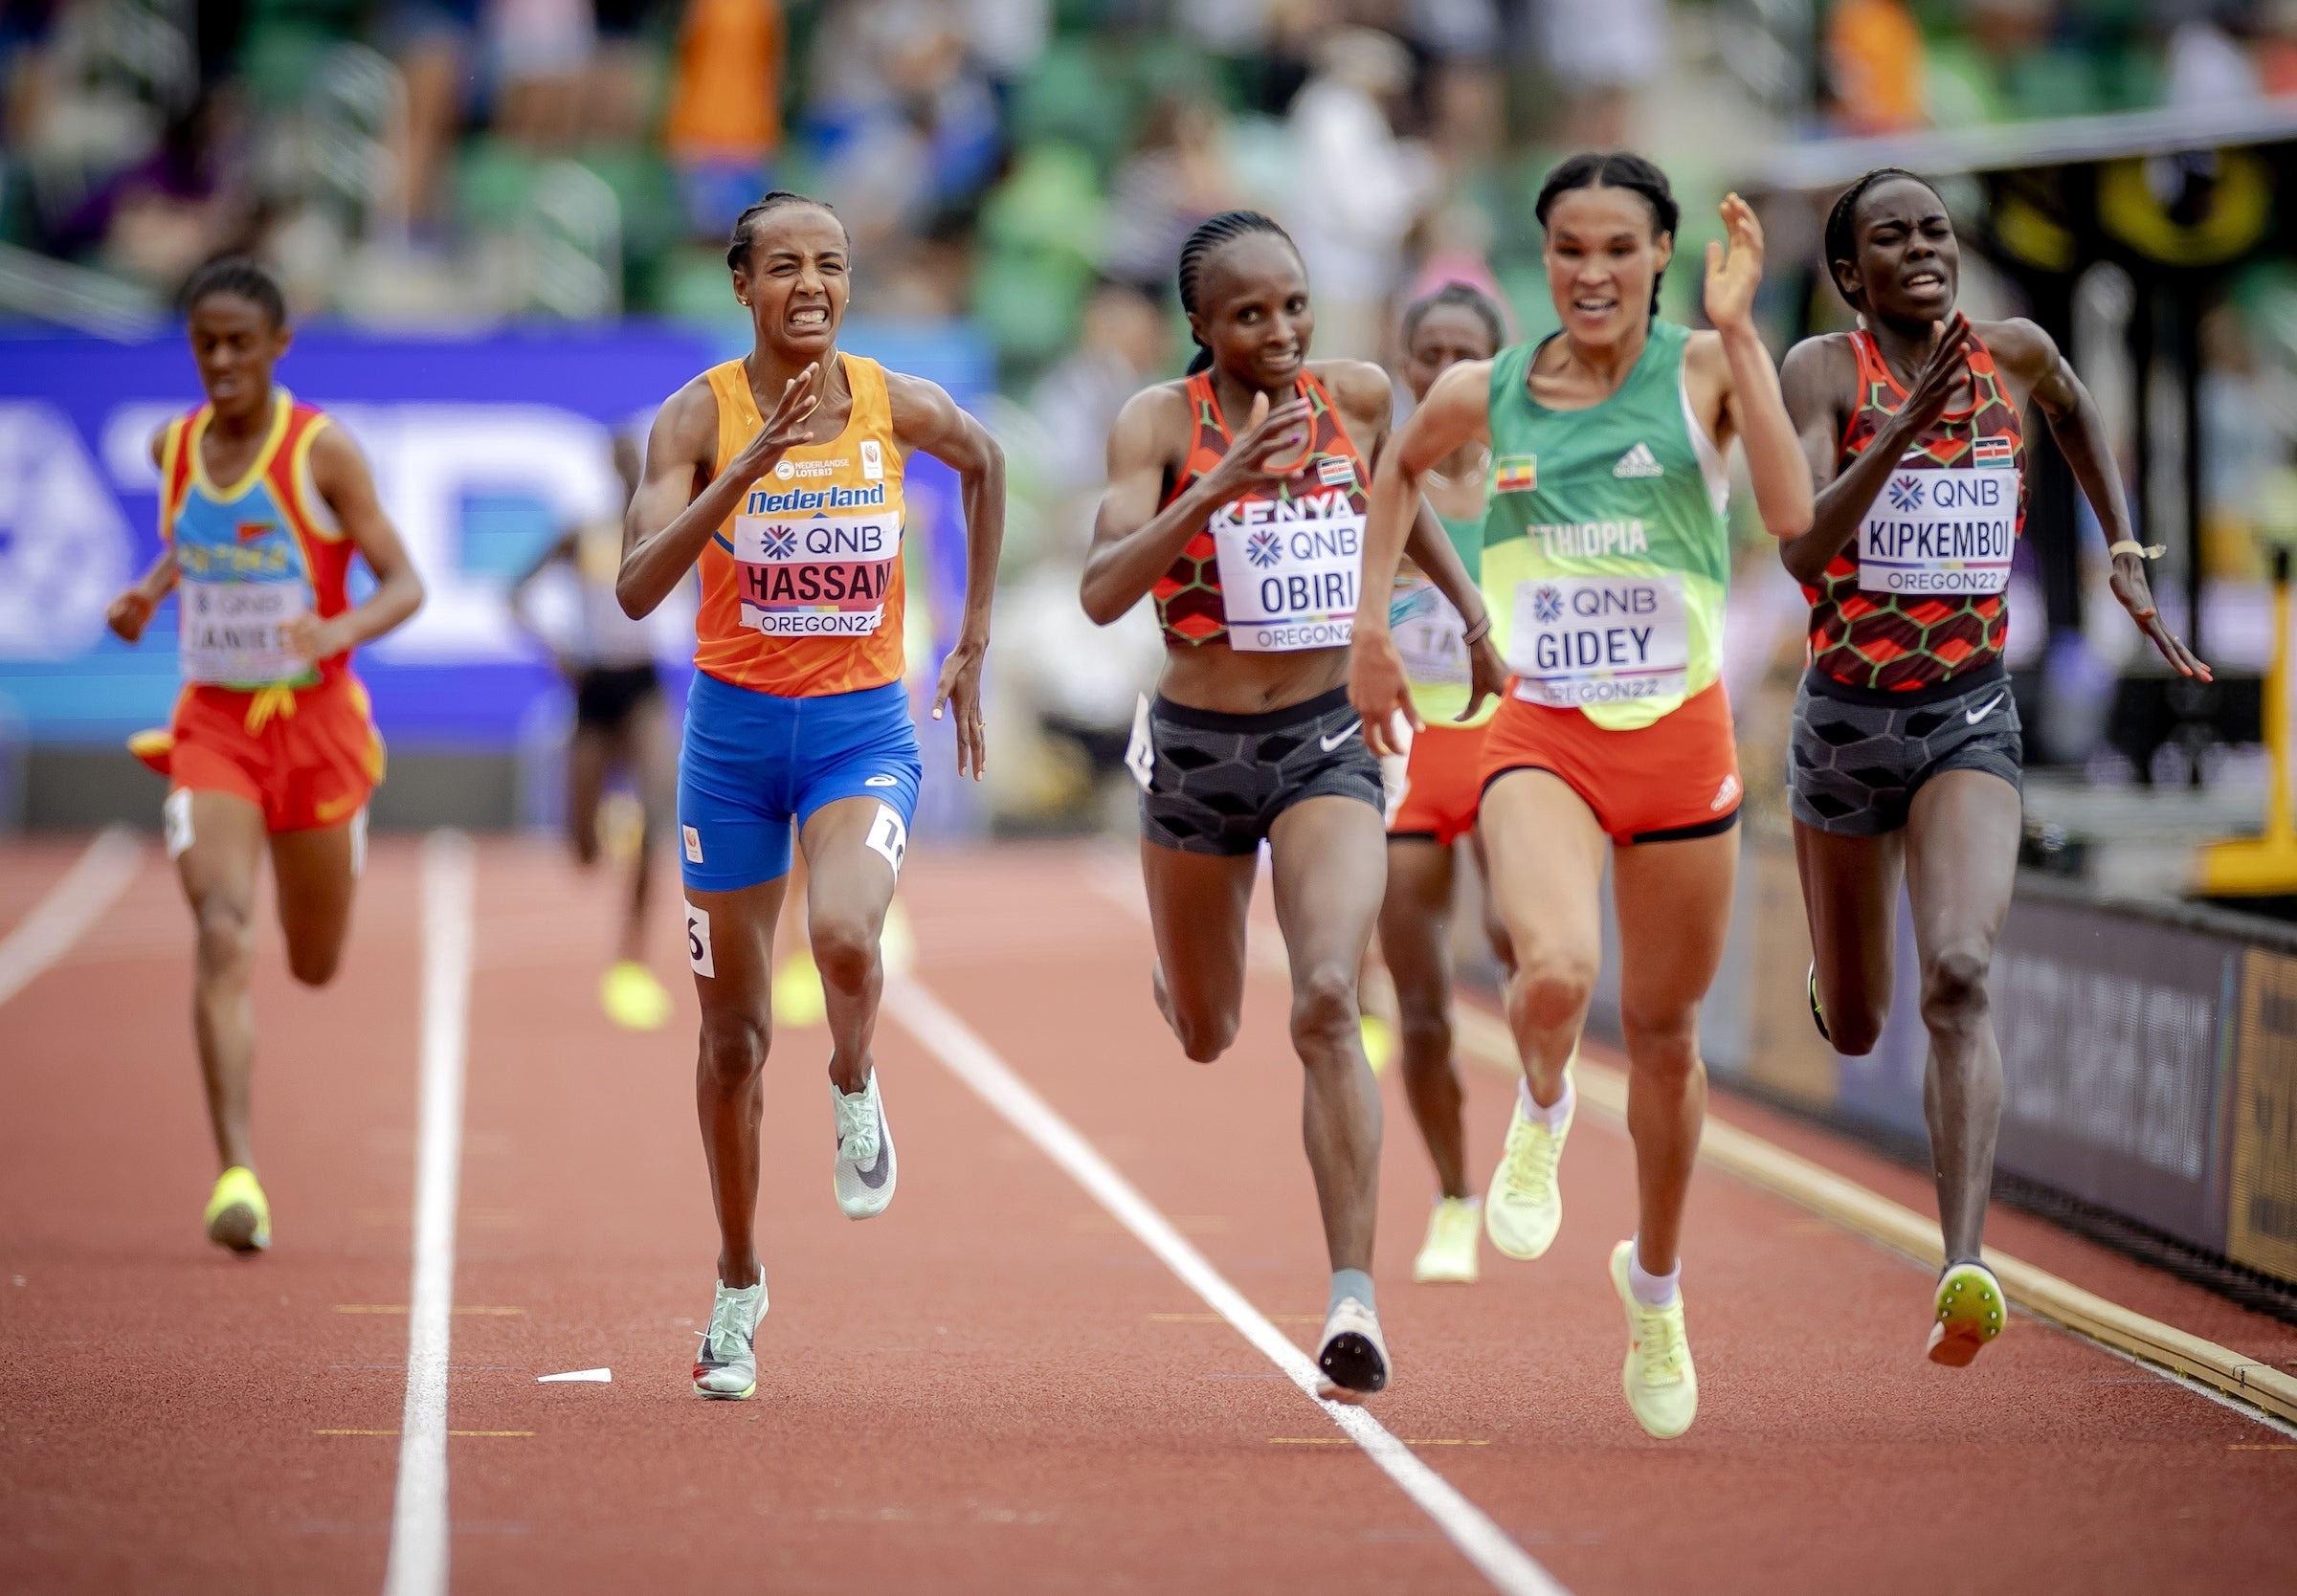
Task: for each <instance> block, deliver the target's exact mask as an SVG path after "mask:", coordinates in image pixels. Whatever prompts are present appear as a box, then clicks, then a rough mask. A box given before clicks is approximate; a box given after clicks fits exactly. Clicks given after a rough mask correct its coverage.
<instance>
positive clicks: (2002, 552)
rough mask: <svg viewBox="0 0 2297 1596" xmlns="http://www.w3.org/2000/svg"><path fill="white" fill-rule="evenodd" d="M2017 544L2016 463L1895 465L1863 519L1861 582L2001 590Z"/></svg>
mask: <svg viewBox="0 0 2297 1596" xmlns="http://www.w3.org/2000/svg"><path fill="white" fill-rule="evenodd" d="M2017 546H2018V471H2017V469H2016V468H2015V467H2010V466H2002V467H1987V468H1984V469H1980V468H1978V467H1974V466H1952V467H1949V468H1947V469H1945V470H1931V469H1918V470H1914V471H1894V472H1892V473H1891V474H1890V480H1889V481H1887V482H1885V483H1884V484H1883V491H1882V492H1881V493H1879V494H1877V495H1875V499H1874V503H1873V505H1872V506H1871V507H1870V508H1869V509H1868V510H1867V512H1866V519H1865V520H1863V521H1860V522H1859V587H1860V590H1861V591H1862V592H1868V593H1998V592H2000V591H2002V590H2003V589H2004V588H2005V587H2009V586H2010V555H2011V551H2012V550H2013V549H2015V548H2016V547H2017Z"/></svg>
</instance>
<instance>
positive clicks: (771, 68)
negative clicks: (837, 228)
mask: <svg viewBox="0 0 2297 1596" xmlns="http://www.w3.org/2000/svg"><path fill="white" fill-rule="evenodd" d="M783 38H784V35H783V30H782V8H781V0H687V6H686V15H685V23H684V26H683V27H681V28H680V31H679V36H678V65H677V67H676V69H675V72H674V74H673V76H672V78H671V83H670V116H669V122H668V124H667V125H666V126H665V127H664V128H663V142H664V143H665V144H667V145H668V146H669V152H670V164H671V166H673V167H675V168H676V170H677V172H678V185H679V193H680V198H681V199H682V200H683V202H684V204H685V212H686V226H687V228H688V230H689V231H690V232H691V233H693V234H694V235H695V236H696V237H698V238H703V239H711V240H716V239H721V238H724V237H725V235H726V234H727V233H729V232H730V231H732V228H733V225H734V218H735V217H737V216H739V215H740V214H741V213H742V211H743V208H744V207H746V206H747V205H748V204H749V202H750V201H752V200H754V199H756V198H757V197H758V196H759V195H760V194H762V193H764V192H766V191H767V190H768V189H769V188H772V187H773V165H774V159H775V157H776V156H778V155H779V154H780V153H781V147H782V52H783V48H784V45H783Z"/></svg>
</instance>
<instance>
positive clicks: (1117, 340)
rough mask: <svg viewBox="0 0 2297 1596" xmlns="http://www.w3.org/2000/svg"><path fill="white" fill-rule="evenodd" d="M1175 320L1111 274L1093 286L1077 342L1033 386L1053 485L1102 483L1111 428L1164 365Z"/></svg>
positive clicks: (1061, 490)
mask: <svg viewBox="0 0 2297 1596" xmlns="http://www.w3.org/2000/svg"><path fill="white" fill-rule="evenodd" d="M1168 326H1169V323H1168V321H1167V320H1166V317H1165V314H1164V312H1163V311H1162V310H1161V309H1160V308H1159V307H1158V304H1157V301H1156V300H1154V299H1150V298H1149V297H1148V295H1146V294H1143V293H1142V292H1141V291H1140V290H1139V289H1138V288H1135V287H1132V286H1130V285H1128V284H1126V283H1121V282H1107V283H1103V284H1102V285H1101V286H1100V287H1098V288H1096V289H1094V290H1093V295H1092V298H1091V299H1087V300H1086V301H1085V306H1084V324H1083V327H1082V329H1081V330H1080V332H1079V335H1078V339H1077V347H1076V348H1075V349H1074V350H1072V351H1071V352H1070V353H1069V355H1068V356H1067V357H1066V358H1065V359H1063V360H1062V361H1061V362H1060V363H1059V365H1057V366H1054V367H1053V368H1052V369H1051V370H1050V371H1047V372H1046V373H1045V374H1044V375H1043V376H1042V377H1040V378H1038V379H1037V386H1036V387H1035V388H1031V389H1030V390H1029V409H1030V410H1032V411H1033V412H1034V413H1035V414H1036V416H1037V422H1038V423H1039V425H1041V426H1042V427H1043V428H1044V431H1045V435H1046V439H1047V443H1048V445H1049V447H1048V449H1047V454H1048V456H1049V463H1048V465H1047V469H1046V473H1045V476H1046V479H1047V480H1046V485H1047V486H1048V487H1050V488H1051V489H1052V490H1053V492H1055V493H1057V494H1081V493H1089V492H1093V491H1096V490H1098V489H1099V488H1100V486H1101V482H1102V479H1103V464H1104V462H1103V453H1104V449H1105V448H1106V446H1107V442H1108V430H1109V428H1110V427H1112V426H1113V425H1115V423H1116V419H1117V411H1118V410H1122V409H1124V407H1125V401H1126V400H1127V399H1129V398H1131V397H1132V396H1133V395H1134V394H1135V393H1137V392H1139V391H1140V390H1141V389H1142V388H1146V387H1147V386H1148V384H1149V383H1151V382H1154V381H1155V380H1156V378H1157V377H1158V376H1159V375H1160V374H1161V373H1162V372H1163V371H1164V369H1165V362H1166V358H1167V353H1168V351H1167V348H1166V344H1167V337H1166V334H1167V330H1168Z"/></svg>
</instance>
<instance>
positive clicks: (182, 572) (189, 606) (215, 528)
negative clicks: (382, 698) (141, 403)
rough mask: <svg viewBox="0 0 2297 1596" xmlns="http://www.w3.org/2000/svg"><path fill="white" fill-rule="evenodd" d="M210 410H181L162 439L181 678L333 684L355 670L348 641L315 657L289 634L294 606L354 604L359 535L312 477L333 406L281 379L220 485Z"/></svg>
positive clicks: (248, 689) (300, 609)
mask: <svg viewBox="0 0 2297 1596" xmlns="http://www.w3.org/2000/svg"><path fill="white" fill-rule="evenodd" d="M212 414H213V411H212V407H210V406H207V405H202V406H200V407H199V409H197V410H192V411H190V413H189V414H186V415H181V416H178V417H177V418H176V419H175V420H173V421H170V422H169V423H168V424H167V432H165V433H164V434H163V435H162V438H161V442H160V539H161V541H162V542H163V543H166V544H167V546H168V547H170V548H172V549H173V550H174V551H175V564H176V573H177V581H176V601H177V605H178V607H179V609H180V611H181V614H180V620H179V625H178V653H179V655H180V657H181V660H182V665H183V675H184V681H185V684H186V685H187V686H198V687H214V688H223V689H227V690H230V691H233V692H243V693H262V692H265V691H267V690H268V691H270V692H273V693H276V692H278V691H279V690H281V689H301V688H307V687H317V686H320V685H322V684H323V683H326V682H331V681H333V680H334V679H335V678H336V677H338V676H342V675H343V674H344V672H345V671H346V669H347V668H348V666H349V663H350V654H349V652H348V651H347V650H346V652H344V653H342V654H335V655H332V656H331V657H329V658H326V659H323V660H320V661H319V662H318V663H317V664H316V665H314V664H312V663H311V662H310V661H308V660H305V659H304V658H303V657H302V656H301V654H297V653H296V652H295V651H294V650H293V649H292V648H290V647H289V646H288V644H287V641H286V637H285V630H286V628H287V626H288V624H289V623H290V622H292V621H294V620H295V619H296V618H297V617H299V616H301V615H304V614H313V615H317V616H318V617H319V618H320V619H321V620H326V619H328V618H330V617H331V616H335V615H340V614H342V613H343V611H344V610H347V609H348V608H350V597H349V593H348V591H347V588H346V584H347V580H348V577H349V574H350V563H351V554H352V552H353V549H352V544H351V542H350V540H349V539H348V538H346V537H345V536H344V535H343V532H342V529H341V528H340V527H338V526H337V525H336V523H335V518H334V516H333V514H332V513H331V512H330V511H329V510H328V509H327V506H326V501H325V500H324V499H321V498H320V496H319V493H318V491H317V490H316V489H315V488H314V487H313V486H312V485H311V446H312V444H313V443H314V442H315V441H316V440H317V439H318V437H319V434H320V432H322V431H323V429H325V428H326V427H327V426H328V425H329V422H328V418H327V415H326V412H325V411H323V410H319V409H317V408H316V407H314V406H311V405H300V404H297V403H296V402H295V398H294V396H293V395H292V394H290V393H289V392H288V391H287V390H286V389H285V388H276V387H275V388H274V389H273V397H272V419H271V431H270V432H268V433H267V434H266V435H265V437H264V439H263V445H262V447H261V448H260V449H258V450H257V451H256V457H255V460H254V462H253V463H252V464H251V465H249V467H248V468H247V470H246V471H245V472H244V473H243V474H241V476H240V477H239V479H238V480H237V481H235V482H232V483H229V484H227V485H223V486H218V485H217V484H216V483H214V482H212V481H211V480H210V479H209V477H208V471H207V466H206V464H205V462H204V461H203V460H202V458H201V449H200V445H201V442H202V440H203V439H204V438H205V437H206V435H207V430H208V425H209V422H210V420H211V419H212Z"/></svg>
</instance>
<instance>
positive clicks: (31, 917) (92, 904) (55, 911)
mask: <svg viewBox="0 0 2297 1596" xmlns="http://www.w3.org/2000/svg"><path fill="white" fill-rule="evenodd" d="M143 868H144V839H143V838H142V837H140V836H138V835H137V834H136V833H135V832H134V831H131V830H130V829H129V828H127V827H125V826H109V827H106V828H105V829H104V830H102V831H99V832H97V833H96V838H95V840H94V841H93V842H90V843H89V844H88V846H87V849H86V851H85V852H83V853H81V854H80V855H79V857H78V858H77V859H75V860H74V861H73V862H72V868H71V869H70V870H67V871H65V872H64V874H63V875H62V876H59V877H57V879H56V885H54V886H53V887H50V888H49V889H48V891H47V894H46V895H45V896H44V897H42V898H41V899H40V900H39V901H38V902H37V903H34V904H33V906H32V912H31V913H30V914H28V915H26V916H25V917H24V918H23V919H22V920H18V921H17V922H16V927H15V929H14V930H12V931H11V932H10V933H9V934H8V936H7V938H6V939H5V940H0V1003H6V1002H7V1001H8V1000H9V999H10V998H12V997H14V996H15V995H16V994H17V993H18V992H20V991H22V990H23V989H24V988H25V987H27V986H31V985H32V983H33V979H34V978H35V977H37V976H38V975H39V973H40V972H41V971H42V970H44V969H46V968H47V967H48V966H49V965H51V964H55V963H56V961H57V960H58V959H61V958H62V957H63V956H64V955H65V954H67V953H69V952H71V951H72V944H73V943H74V942H78V941H79V939H80V938H82V937H84V936H86V935H87V933H88V928H89V927H90V926H92V925H94V924H95V923H96V922H97V921H98V920H101V919H102V918H103V913H104V911H105V910H106V909H109V908H110V907H111V906H112V905H113V904H115V903H117V902H119V901H120V895H121V894H122V893H123V892H125V891H127V888H128V883H129V882H131V881H133V880H134V879H135V878H136V875H137V873H138V872H140V871H141V870H142V869H143Z"/></svg>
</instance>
